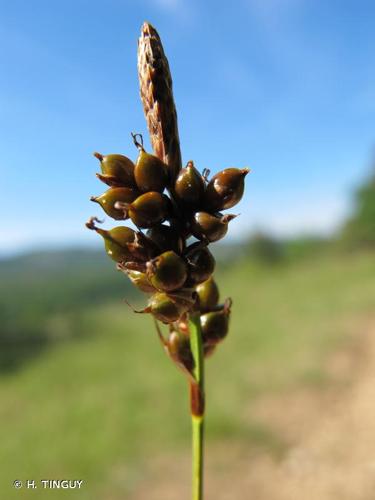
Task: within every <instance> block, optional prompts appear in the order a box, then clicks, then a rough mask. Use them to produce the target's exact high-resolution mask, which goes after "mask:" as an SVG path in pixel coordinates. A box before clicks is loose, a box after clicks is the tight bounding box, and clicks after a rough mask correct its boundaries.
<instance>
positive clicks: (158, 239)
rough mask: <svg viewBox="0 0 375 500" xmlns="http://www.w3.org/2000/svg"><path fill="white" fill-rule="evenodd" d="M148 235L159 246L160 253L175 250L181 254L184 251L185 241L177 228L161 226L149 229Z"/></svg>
mask: <svg viewBox="0 0 375 500" xmlns="http://www.w3.org/2000/svg"><path fill="white" fill-rule="evenodd" d="M146 235H147V237H148V238H150V239H151V240H152V241H153V242H154V243H155V244H156V245H157V247H158V248H159V250H160V252H165V251H166V250H173V251H175V252H176V253H181V252H182V250H183V246H184V240H183V238H182V237H181V236H180V232H179V231H178V230H177V229H176V228H175V227H171V226H167V225H165V224H159V225H157V226H153V227H152V228H151V229H148V230H147V232H146Z"/></svg>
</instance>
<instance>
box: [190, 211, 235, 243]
mask: <svg viewBox="0 0 375 500" xmlns="http://www.w3.org/2000/svg"><path fill="white" fill-rule="evenodd" d="M235 217H236V215H230V214H228V215H221V216H216V215H212V214H209V213H208V212H196V213H195V214H194V217H193V220H192V222H191V230H192V233H193V235H194V236H195V237H196V238H198V239H202V240H207V241H210V242H213V241H218V240H220V239H221V238H223V237H224V236H225V235H226V234H227V231H228V223H229V222H230V221H231V220H232V219H234V218H235Z"/></svg>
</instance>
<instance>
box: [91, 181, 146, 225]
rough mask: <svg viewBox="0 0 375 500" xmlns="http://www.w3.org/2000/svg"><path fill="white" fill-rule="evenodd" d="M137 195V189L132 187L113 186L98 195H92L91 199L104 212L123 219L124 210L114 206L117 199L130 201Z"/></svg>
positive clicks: (124, 201) (117, 218) (114, 217)
mask: <svg viewBox="0 0 375 500" xmlns="http://www.w3.org/2000/svg"><path fill="white" fill-rule="evenodd" d="M138 196H139V191H137V190H136V189H134V188H127V187H113V188H110V189H108V190H107V191H106V192H105V193H103V194H102V195H100V196H92V197H91V201H95V202H96V203H99V205H100V206H101V207H102V209H103V210H104V212H105V213H106V214H107V215H109V216H110V217H112V218H113V219H116V220H121V219H122V220H123V219H124V211H123V210H118V209H117V208H115V203H116V202H117V201H120V202H123V203H131V202H132V201H134V200H135V199H136V198H137V197H138Z"/></svg>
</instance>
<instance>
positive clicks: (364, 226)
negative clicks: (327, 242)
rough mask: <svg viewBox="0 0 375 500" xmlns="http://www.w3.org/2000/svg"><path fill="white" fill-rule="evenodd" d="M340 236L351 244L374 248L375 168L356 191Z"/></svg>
mask: <svg viewBox="0 0 375 500" xmlns="http://www.w3.org/2000/svg"><path fill="white" fill-rule="evenodd" d="M342 236H343V240H344V241H345V242H347V243H349V244H350V245H351V246H361V247H371V248H375V170H374V172H373V174H372V175H371V176H370V178H369V179H368V180H367V181H366V182H365V183H364V184H363V185H362V186H361V187H360V188H359V189H358V190H357V191H356V193H355V206H354V211H353V215H352V216H351V217H350V219H349V220H348V221H347V223H346V224H345V226H344V229H343V234H342Z"/></svg>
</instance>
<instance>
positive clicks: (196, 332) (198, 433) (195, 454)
mask: <svg viewBox="0 0 375 500" xmlns="http://www.w3.org/2000/svg"><path fill="white" fill-rule="evenodd" d="M189 330H190V346H191V351H192V354H193V358H194V369H193V375H194V378H195V381H196V382H195V383H194V382H191V384H190V397H191V419H192V470H193V478H192V479H193V482H192V499H193V500H202V499H203V444H204V354H203V343H202V331H201V324H200V316H199V313H192V314H191V315H190V320H189Z"/></svg>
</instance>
